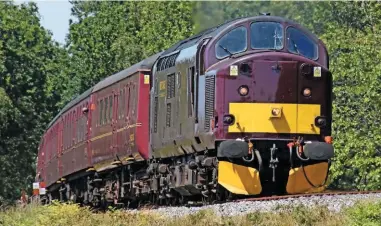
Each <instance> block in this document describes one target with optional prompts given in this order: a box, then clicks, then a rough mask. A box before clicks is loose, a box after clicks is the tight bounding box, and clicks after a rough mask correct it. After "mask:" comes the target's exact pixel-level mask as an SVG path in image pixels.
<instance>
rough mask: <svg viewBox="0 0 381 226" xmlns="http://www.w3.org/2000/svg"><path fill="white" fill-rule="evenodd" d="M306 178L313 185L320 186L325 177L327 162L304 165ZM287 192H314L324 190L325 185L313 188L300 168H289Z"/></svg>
mask: <svg viewBox="0 0 381 226" xmlns="http://www.w3.org/2000/svg"><path fill="white" fill-rule="evenodd" d="M304 170H305V172H306V175H307V177H308V180H309V181H310V182H311V183H312V184H313V185H315V186H321V185H322V184H323V183H324V181H325V178H326V175H327V171H328V163H326V162H322V163H317V164H313V165H308V166H304ZM286 190H287V193H288V194H300V193H315V192H321V191H324V190H325V186H324V185H323V186H321V187H318V188H315V187H313V186H311V185H310V183H308V181H307V179H306V177H305V175H304V173H303V169H302V168H294V169H291V170H290V172H289V175H288V182H287V187H286Z"/></svg>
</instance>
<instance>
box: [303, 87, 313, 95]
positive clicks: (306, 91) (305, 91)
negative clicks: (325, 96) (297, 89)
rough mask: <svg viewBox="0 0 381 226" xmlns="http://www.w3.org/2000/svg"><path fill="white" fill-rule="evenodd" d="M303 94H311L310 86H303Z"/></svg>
mask: <svg viewBox="0 0 381 226" xmlns="http://www.w3.org/2000/svg"><path fill="white" fill-rule="evenodd" d="M303 96H305V97H310V96H311V89H310V88H305V89H304V90H303Z"/></svg>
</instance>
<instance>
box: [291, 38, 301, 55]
mask: <svg viewBox="0 0 381 226" xmlns="http://www.w3.org/2000/svg"><path fill="white" fill-rule="evenodd" d="M289 39H290V41H291V42H292V45H293V46H294V48H295V51H296V52H297V53H298V54H300V52H299V49H298V46H297V45H296V43H295V42H294V40H293V39H291V38H289Z"/></svg>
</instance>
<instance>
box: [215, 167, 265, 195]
mask: <svg viewBox="0 0 381 226" xmlns="http://www.w3.org/2000/svg"><path fill="white" fill-rule="evenodd" d="M218 183H219V184H220V185H222V186H223V187H224V188H226V189H227V190H228V191H230V192H231V193H233V194H240V195H257V194H260V193H261V192H262V186H261V181H260V178H259V172H258V171H257V170H256V169H254V168H251V167H246V166H241V165H237V164H233V163H231V162H226V161H220V162H219V163H218Z"/></svg>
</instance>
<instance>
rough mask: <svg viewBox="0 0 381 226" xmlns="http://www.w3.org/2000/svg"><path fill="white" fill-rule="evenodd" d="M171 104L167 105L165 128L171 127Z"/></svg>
mask: <svg viewBox="0 0 381 226" xmlns="http://www.w3.org/2000/svg"><path fill="white" fill-rule="evenodd" d="M171 111H172V109H171V103H168V104H167V115H166V120H165V121H166V126H167V127H171Z"/></svg>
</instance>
